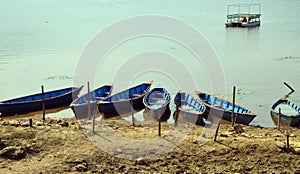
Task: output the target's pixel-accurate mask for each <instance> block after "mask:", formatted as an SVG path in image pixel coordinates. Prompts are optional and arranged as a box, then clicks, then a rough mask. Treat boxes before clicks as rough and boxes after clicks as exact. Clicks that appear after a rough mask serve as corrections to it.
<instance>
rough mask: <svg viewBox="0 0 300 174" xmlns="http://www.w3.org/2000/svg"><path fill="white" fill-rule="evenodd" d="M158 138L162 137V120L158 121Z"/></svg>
mask: <svg viewBox="0 0 300 174" xmlns="http://www.w3.org/2000/svg"><path fill="white" fill-rule="evenodd" d="M158 136H159V137H160V136H161V121H160V118H159V119H158Z"/></svg>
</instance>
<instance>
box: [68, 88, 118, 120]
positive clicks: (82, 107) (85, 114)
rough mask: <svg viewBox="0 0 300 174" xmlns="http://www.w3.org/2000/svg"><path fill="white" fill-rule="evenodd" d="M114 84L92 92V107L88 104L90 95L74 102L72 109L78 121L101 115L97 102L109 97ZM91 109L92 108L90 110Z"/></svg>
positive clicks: (85, 95)
mask: <svg viewBox="0 0 300 174" xmlns="http://www.w3.org/2000/svg"><path fill="white" fill-rule="evenodd" d="M112 88H113V84H112V83H111V84H107V85H104V86H102V87H100V88H97V89H95V90H93V91H91V92H90V96H89V99H90V105H89V104H88V100H89V99H88V94H87V93H86V94H84V95H82V96H81V97H79V98H78V99H76V100H74V101H73V102H72V103H71V105H70V107H71V109H72V111H73V113H74V114H75V117H76V119H78V120H80V119H86V118H88V119H91V118H92V116H93V115H99V114H100V112H99V110H98V106H97V102H98V101H100V100H102V99H104V98H106V97H108V96H109V95H110V94H111V91H112ZM89 107H90V108H89Z"/></svg>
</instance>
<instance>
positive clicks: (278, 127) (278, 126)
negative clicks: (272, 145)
mask: <svg viewBox="0 0 300 174" xmlns="http://www.w3.org/2000/svg"><path fill="white" fill-rule="evenodd" d="M280 120H281V108H279V113H278V120H277V129H278V130H279V129H280V122H281V121H280Z"/></svg>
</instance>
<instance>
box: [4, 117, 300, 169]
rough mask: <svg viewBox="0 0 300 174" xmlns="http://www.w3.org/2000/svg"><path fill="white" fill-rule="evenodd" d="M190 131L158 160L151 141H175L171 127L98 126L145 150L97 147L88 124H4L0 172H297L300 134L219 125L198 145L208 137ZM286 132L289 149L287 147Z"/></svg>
mask: <svg viewBox="0 0 300 174" xmlns="http://www.w3.org/2000/svg"><path fill="white" fill-rule="evenodd" d="M103 125H105V126H103ZM188 126H190V125H187V124H179V126H178V127H177V128H176V130H179V132H181V133H183V134H184V135H185V136H184V138H183V139H182V141H180V143H178V144H176V143H173V144H172V145H173V146H170V148H171V149H170V150H168V151H167V152H166V151H164V153H163V154H162V155H157V154H158V153H162V152H159V149H161V148H158V146H160V147H162V146H164V145H165V144H157V143H156V142H157V141H152V140H153V139H156V138H158V139H163V140H164V141H165V142H172V141H173V140H175V139H176V138H178V137H179V134H177V135H175V134H172V131H174V125H173V124H168V123H162V137H160V138H159V137H158V133H157V123H155V122H153V123H152V124H142V125H136V126H132V124H131V123H130V122H127V121H125V120H106V121H105V124H103V123H102V124H100V123H97V124H96V126H95V127H96V135H111V133H114V134H116V135H118V136H120V137H121V139H119V140H120V141H119V143H122V142H121V140H122V137H123V138H126V139H130V140H134V141H138V140H145V139H146V140H147V139H148V140H151V141H149V142H152V143H148V144H147V146H148V147H147V148H145V147H140V145H139V144H136V145H135V146H134V145H130V146H129V145H128V144H124V146H123V144H121V145H122V146H120V144H119V146H118V147H126V148H116V147H113V146H111V148H103V147H102V148H101V147H99V142H98V143H97V142H96V141H94V140H95V138H96V139H97V140H98V141H99V137H96V135H94V134H93V133H92V127H91V123H90V122H81V123H79V122H78V121H77V120H76V119H46V121H45V122H44V123H43V121H41V120H33V127H30V126H29V124H28V120H27V119H13V120H2V121H1V122H0V131H1V134H0V173H82V172H87V173H300V158H299V155H298V154H299V153H298V151H299V148H300V143H299V142H300V137H299V135H300V130H299V129H293V128H282V129H281V130H277V128H261V127H253V126H244V125H243V126H240V128H242V132H237V131H236V130H234V129H233V128H232V127H231V126H230V125H221V126H220V129H219V133H218V137H217V141H216V142H214V141H213V137H204V138H206V139H207V142H206V143H204V144H203V145H201V141H202V140H201V137H202V138H203V136H207V135H203V127H200V126H194V125H193V126H192V127H189V129H188V130H189V131H188V132H184V131H186V130H187V129H186V128H187V127H188ZM108 130H109V132H105V131H108ZM97 133H98V134H97ZM287 133H288V134H289V142H290V148H289V149H287V148H286V146H285V143H286V134H287ZM93 138H94V139H93ZM102 138H103V137H102ZM104 138H105V137H104ZM92 141H94V142H96V145H95V143H93V142H92ZM101 142H103V141H101ZM111 142H112V141H111ZM112 144H118V142H117V141H116V142H113V143H111V144H110V145H112ZM168 144H170V143H167V144H166V145H168ZM97 145H98V146H97ZM100 145H105V144H100ZM129 147H132V148H129ZM106 149H111V150H110V151H109V150H106ZM143 149H152V151H149V152H147V154H148V156H142V157H141V156H138V155H136V156H135V155H134V154H139V152H138V151H140V150H143ZM134 150H135V151H134ZM155 152H157V153H155ZM151 155H152V156H151ZM147 157H148V158H147Z"/></svg>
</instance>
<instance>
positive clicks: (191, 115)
mask: <svg viewBox="0 0 300 174" xmlns="http://www.w3.org/2000/svg"><path fill="white" fill-rule="evenodd" d="M174 104H175V105H176V107H177V108H178V109H177V111H176V113H175V114H174V115H175V120H176V119H177V118H176V117H181V118H183V119H184V120H185V121H187V122H189V123H193V124H197V125H201V126H203V125H205V119H206V117H205V115H204V113H205V110H206V108H205V106H204V105H203V104H202V103H201V102H199V101H198V100H197V99H195V98H194V97H192V96H191V95H190V94H188V93H185V92H182V91H180V92H179V93H177V94H176V96H175V98H174ZM176 114H178V115H177V116H176Z"/></svg>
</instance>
